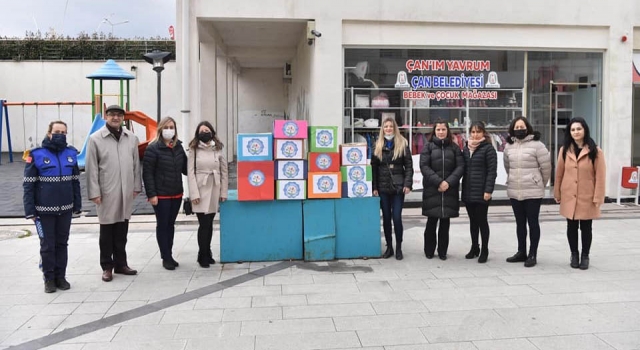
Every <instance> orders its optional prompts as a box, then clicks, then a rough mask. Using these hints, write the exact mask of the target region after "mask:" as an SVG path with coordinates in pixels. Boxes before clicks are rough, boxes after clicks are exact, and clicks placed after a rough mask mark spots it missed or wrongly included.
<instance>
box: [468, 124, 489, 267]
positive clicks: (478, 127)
mask: <svg viewBox="0 0 640 350" xmlns="http://www.w3.org/2000/svg"><path fill="white" fill-rule="evenodd" d="M469 134H470V136H471V137H470V138H469V141H468V142H467V145H466V146H465V148H464V151H463V152H462V155H463V157H464V163H465V172H464V177H463V178H462V201H463V202H464V205H465V206H466V208H467V214H469V224H470V232H471V250H470V251H469V253H468V254H467V255H466V256H465V258H467V259H473V258H475V257H477V256H478V255H480V257H479V258H478V262H479V263H485V262H487V258H488V257H489V222H488V220H487V215H488V212H489V203H491V194H492V193H493V187H494V185H495V183H496V176H497V168H498V159H497V158H498V156H497V153H496V149H495V147H494V146H493V144H492V142H491V141H492V140H493V139H492V138H491V135H489V134H488V133H487V131H486V129H485V127H484V123H482V122H475V123H473V124H471V129H470V131H469ZM478 232H480V235H481V236H482V249H480V246H479V245H478Z"/></svg>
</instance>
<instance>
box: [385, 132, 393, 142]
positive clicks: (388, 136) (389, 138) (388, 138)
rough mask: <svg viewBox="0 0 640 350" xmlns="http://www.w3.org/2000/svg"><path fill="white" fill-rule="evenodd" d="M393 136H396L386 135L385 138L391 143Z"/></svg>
mask: <svg viewBox="0 0 640 350" xmlns="http://www.w3.org/2000/svg"><path fill="white" fill-rule="evenodd" d="M393 136H394V135H393V134H391V135H384V138H385V139H387V140H388V141H391V140H393Z"/></svg>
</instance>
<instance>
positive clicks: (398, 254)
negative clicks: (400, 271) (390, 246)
mask: <svg viewBox="0 0 640 350" xmlns="http://www.w3.org/2000/svg"><path fill="white" fill-rule="evenodd" d="M403 258H404V256H403V255H402V242H397V243H396V260H402V259H403Z"/></svg>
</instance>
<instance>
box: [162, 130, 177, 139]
mask: <svg viewBox="0 0 640 350" xmlns="http://www.w3.org/2000/svg"><path fill="white" fill-rule="evenodd" d="M174 136H176V130H175V129H162V138H164V139H165V140H167V141H169V140H171V139H173V137H174Z"/></svg>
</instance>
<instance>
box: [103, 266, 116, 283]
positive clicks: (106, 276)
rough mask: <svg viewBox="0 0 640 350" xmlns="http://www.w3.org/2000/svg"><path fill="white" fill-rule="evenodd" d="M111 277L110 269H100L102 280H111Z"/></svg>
mask: <svg viewBox="0 0 640 350" xmlns="http://www.w3.org/2000/svg"><path fill="white" fill-rule="evenodd" d="M112 279H113V273H112V272H111V269H108V270H104V271H102V280H103V281H105V282H111V280H112Z"/></svg>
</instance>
